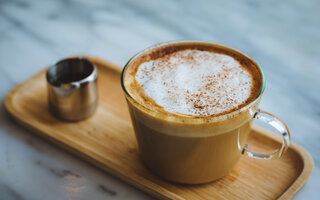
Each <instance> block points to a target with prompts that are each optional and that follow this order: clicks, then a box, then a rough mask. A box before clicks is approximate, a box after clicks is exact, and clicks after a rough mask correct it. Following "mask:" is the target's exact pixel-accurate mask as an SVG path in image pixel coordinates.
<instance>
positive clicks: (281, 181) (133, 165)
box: [5, 57, 313, 199]
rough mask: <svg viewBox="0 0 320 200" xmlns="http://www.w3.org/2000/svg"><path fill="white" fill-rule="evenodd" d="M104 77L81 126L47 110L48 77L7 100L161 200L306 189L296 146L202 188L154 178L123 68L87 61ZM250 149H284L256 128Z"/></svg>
mask: <svg viewBox="0 0 320 200" xmlns="http://www.w3.org/2000/svg"><path fill="white" fill-rule="evenodd" d="M88 58H89V59H90V60H91V61H92V62H93V63H94V64H95V65H96V66H97V67H98V71H99V77H98V88H99V95H100V96H99V108H98V110H97V112H96V113H95V115H94V116H93V117H91V118H89V119H87V120H85V121H81V122H76V123H67V122H62V121H59V120H57V119H56V118H54V117H53V116H51V115H50V113H49V112H48V108H47V90H46V80H45V71H46V70H43V71H41V72H40V73H38V74H37V75H35V76H34V77H32V78H31V79H29V80H27V81H25V82H24V83H22V84H20V85H18V86H17V87H16V88H14V89H13V90H12V91H11V92H9V94H8V95H7V96H6V99H5V106H6V108H7V110H8V111H9V113H10V114H11V115H12V116H13V117H14V119H16V120H17V121H18V122H19V123H21V124H22V125H24V126H25V127H27V128H28V129H31V130H33V131H34V132H35V133H37V134H38V135H39V136H41V137H43V138H45V139H48V140H50V141H52V142H54V143H55V144H58V145H59V146H61V147H62V148H64V149H66V150H68V151H70V152H72V153H74V154H75V155H77V156H80V157H81V158H83V159H85V160H86V161H88V162H90V163H92V164H94V165H96V166H97V167H99V168H101V169H103V170H105V171H107V172H108V173H110V174H113V175H114V176H116V177H118V178H120V179H122V180H124V181H125V182H127V183H129V184H132V185H133V186H135V187H137V188H139V189H141V190H143V191H145V192H147V193H149V194H151V195H153V196H154V197H157V198H159V199H277V198H281V199H288V198H291V197H293V196H294V194H295V193H296V192H297V191H298V190H299V189H300V188H301V187H302V185H303V184H304V183H305V182H306V180H307V179H308V177H309V176H310V173H311V171H312V168H313V161H312V158H311V157H310V155H309V154H308V153H307V152H306V151H305V150H304V149H303V148H301V147H300V146H298V145H296V144H294V143H293V144H292V145H291V146H290V148H289V149H288V151H287V152H286V153H285V154H284V156H283V157H282V158H281V159H278V160H271V161H267V160H256V159H252V158H249V157H246V156H243V157H242V158H241V160H240V162H239V163H238V164H237V165H236V167H235V168H234V170H233V171H232V172H231V173H230V174H229V175H228V176H227V177H225V178H223V179H220V180H218V181H215V182H212V183H209V184H203V185H181V184H173V183H169V182H166V181H164V180H162V179H160V178H158V177H156V176H153V175H152V174H151V173H150V172H149V171H148V170H147V169H146V168H144V166H143V165H142V164H141V162H140V160H139V157H138V152H137V143H136V140H135V136H134V133H133V130H132V127H131V121H130V118H129V114H128V112H127V105H126V102H125V98H124V94H123V92H122V90H121V86H120V71H121V68H120V67H118V66H115V65H113V64H111V63H109V62H106V61H103V60H100V59H97V58H93V57H88ZM250 135H251V136H250V138H249V144H251V146H250V147H251V148H252V147H257V148H258V147H261V148H262V149H269V150H270V151H271V150H273V149H275V148H278V147H279V146H280V143H281V140H280V138H279V137H278V136H277V135H275V134H272V135H270V134H268V135H267V132H266V131H265V130H263V129H261V128H258V127H255V128H254V129H253V130H252V133H251V134H250Z"/></svg>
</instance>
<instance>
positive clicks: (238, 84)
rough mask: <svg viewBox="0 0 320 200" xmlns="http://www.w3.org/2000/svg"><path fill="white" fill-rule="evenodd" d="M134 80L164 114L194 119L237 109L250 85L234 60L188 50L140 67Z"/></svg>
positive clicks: (248, 94)
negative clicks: (163, 110)
mask: <svg viewBox="0 0 320 200" xmlns="http://www.w3.org/2000/svg"><path fill="white" fill-rule="evenodd" d="M135 79H136V81H137V82H138V83H139V85H140V86H141V87H142V88H143V90H144V93H145V95H146V96H148V97H150V98H152V99H153V100H154V101H155V102H156V103H157V104H158V105H160V106H162V107H163V108H164V109H165V110H166V111H168V112H171V113H177V114H179V113H180V114H187V115H196V116H197V115H198V116H208V115H216V114H219V113H223V112H226V111H229V110H232V109H234V108H236V107H238V106H239V105H240V104H243V103H245V101H246V100H247V99H248V98H249V97H250V93H251V87H252V85H253V80H252V78H251V75H250V73H249V72H248V71H246V70H245V69H244V68H242V67H241V66H240V64H239V63H238V62H237V61H236V60H235V59H234V58H233V57H230V56H228V55H224V54H218V53H213V52H208V51H200V50H191V49H188V50H182V51H178V52H175V53H172V54H169V55H166V56H164V57H161V58H158V59H156V60H151V61H149V62H145V63H142V64H141V65H140V66H139V68H138V70H137V73H136V76H135Z"/></svg>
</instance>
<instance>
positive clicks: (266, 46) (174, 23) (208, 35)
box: [0, 0, 320, 200]
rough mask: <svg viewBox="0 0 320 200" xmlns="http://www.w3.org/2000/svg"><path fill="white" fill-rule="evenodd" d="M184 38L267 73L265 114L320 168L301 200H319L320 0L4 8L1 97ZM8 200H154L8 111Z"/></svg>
mask: <svg viewBox="0 0 320 200" xmlns="http://www.w3.org/2000/svg"><path fill="white" fill-rule="evenodd" d="M181 39H194V40H204V41H208V42H212V43H218V44H222V45H226V46H230V47H233V48H236V49H238V50H240V51H242V52H244V53H246V54H247V55H249V56H251V57H252V58H253V59H254V60H255V61H256V62H257V63H258V64H259V65H260V66H261V67H262V69H263V71H264V73H265V76H266V79H267V88H266V91H265V93H264V97H263V98H262V101H261V108H262V109H264V110H267V111H269V112H271V113H273V114H275V115H277V116H279V117H280V118H282V119H283V120H284V121H285V122H286V123H287V125H288V126H289V128H290V130H291V133H292V140H293V142H295V143H297V144H299V145H301V146H302V147H303V148H305V149H306V150H307V151H308V152H309V153H310V154H311V156H312V157H313V159H314V162H315V167H314V171H313V173H312V175H311V177H310V179H309V181H308V182H307V183H306V185H305V186H304V188H302V190H301V191H300V192H298V194H297V195H296V197H295V199H317V198H318V194H319V191H320V168H319V167H320V145H319V141H320V67H319V64H320V56H319V55H320V1H319V0H309V1H301V0H290V1H289V0H283V1H276V0H268V1H262V0H243V1H235V0H234V1H232V0H226V1H210V0H198V1H177V0H176V1H171V0H163V1H155V0H150V1H146V0H135V1H134V0H118V1H111V0H108V1H107V0H91V1H87V0H78V1H76V0H56V1H53V0H52V1H49V0H0V98H1V100H2V101H3V99H4V97H5V95H6V94H7V93H8V92H9V91H10V90H11V89H13V88H14V87H15V86H16V85H17V84H19V83H21V82H23V81H24V80H26V79H27V78H29V77H31V76H32V75H34V74H35V73H37V72H39V71H40V70H42V69H44V68H45V67H46V66H49V65H51V64H54V63H56V62H57V61H58V60H60V59H62V58H65V57H68V56H70V55H75V54H88V55H93V56H97V57H100V58H102V59H105V60H108V61H111V62H113V63H115V64H118V65H119V66H123V65H124V64H125V63H126V62H127V61H128V60H129V59H130V57H131V56H133V55H134V54H135V53H137V52H138V51H140V50H142V49H144V48H146V47H148V46H150V45H152V44H155V43H159V42H165V41H171V40H181ZM39 163H40V164H39ZM69 172H71V173H69ZM79 177H80V178H79ZM0 199H1V200H2V199H4V200H22V199H27V200H29V199H30V200H31V199H32V200H38V199H39V200H40V199H48V200H51V199H61V200H67V199H80V200H82V199H97V200H99V199H152V198H151V197H149V196H148V195H146V194H145V193H143V192H140V191H138V190H136V189H134V188H133V187H131V186H129V185H127V184H125V183H123V182H121V181H118V180H117V179H115V178H113V177H111V176H109V175H108V174H106V173H104V172H102V171H100V170H98V169H97V168H95V167H92V166H90V165H89V164H87V163H85V162H84V161H82V160H80V159H78V158H76V157H73V156H72V155H70V154H69V153H66V152H64V151H62V150H60V149H59V148H57V147H56V146H54V145H51V144H49V143H47V142H46V141H44V140H41V139H38V138H37V137H36V136H35V135H33V134H30V132H29V131H27V130H25V129H24V128H22V127H20V126H18V125H16V123H14V122H13V121H12V120H10V118H9V117H8V114H7V113H6V111H5V109H4V106H3V105H1V107H0Z"/></svg>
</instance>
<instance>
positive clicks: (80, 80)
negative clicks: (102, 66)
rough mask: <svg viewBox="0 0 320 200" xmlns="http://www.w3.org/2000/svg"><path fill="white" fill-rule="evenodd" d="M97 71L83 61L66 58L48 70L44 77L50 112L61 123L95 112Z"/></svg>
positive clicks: (85, 116) (82, 117)
mask: <svg viewBox="0 0 320 200" xmlns="http://www.w3.org/2000/svg"><path fill="white" fill-rule="evenodd" d="M97 75H98V72H97V69H96V67H95V66H94V65H93V64H92V63H91V62H90V61H89V60H87V59H86V58H82V57H76V58H67V59H64V60H61V61H59V62H57V63H56V64H55V65H52V66H51V67H49V69H48V71H47V74H46V78H47V85H48V104H49V110H50V112H51V113H52V114H53V115H54V116H56V117H58V118H59V119H62V120H65V121H79V120H83V119H86V118H88V117H89V116H91V115H92V114H93V113H94V112H95V111H96V109H97V105H98V94H97Z"/></svg>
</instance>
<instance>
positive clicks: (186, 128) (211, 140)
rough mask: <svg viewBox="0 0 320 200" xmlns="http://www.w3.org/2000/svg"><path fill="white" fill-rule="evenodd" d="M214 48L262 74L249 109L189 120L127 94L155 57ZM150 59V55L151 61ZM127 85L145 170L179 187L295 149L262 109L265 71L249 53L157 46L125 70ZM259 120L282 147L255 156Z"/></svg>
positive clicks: (283, 128)
mask: <svg viewBox="0 0 320 200" xmlns="http://www.w3.org/2000/svg"><path fill="white" fill-rule="evenodd" d="M188 45H189V46H190V47H192V46H194V45H196V46H197V47H199V46H200V47H201V46H203V47H206V48H213V49H216V50H219V49H220V50H223V51H227V52H229V53H230V54H235V55H238V56H241V58H242V59H246V61H247V62H249V63H251V64H252V65H254V66H255V67H256V69H258V71H259V72H260V77H261V79H262V80H261V82H262V86H261V89H260V92H259V94H258V96H257V97H256V98H255V99H254V100H253V101H251V102H250V103H248V104H247V105H246V106H244V107H242V108H240V109H238V110H235V111H233V112H231V113H227V114H225V115H219V116H215V117H212V116H208V117H201V118H187V117H183V116H176V115H170V114H166V113H161V112H157V111H154V110H151V109H148V108H146V107H145V106H143V105H141V104H139V103H138V102H137V101H136V100H135V99H134V98H133V97H132V96H131V95H130V93H129V91H128V90H127V89H128V88H127V85H126V80H128V79H130V78H132V76H133V74H132V73H129V72H128V69H130V68H131V67H136V66H137V65H139V64H141V63H142V62H141V61H139V60H141V58H147V57H148V55H151V54H152V52H156V51H159V52H161V51H165V50H166V49H170V48H171V49H172V48H173V49H174V48H181V47H182V46H188ZM149 57H150V56H149ZM121 85H122V88H123V91H124V93H125V97H126V100H127V104H128V108H129V112H130V116H131V120H132V124H133V127H134V131H135V135H136V139H137V142H138V146H139V153H140V157H141V159H142V161H143V163H144V164H145V166H146V167H147V168H148V169H149V170H151V171H152V172H153V173H155V174H157V175H158V176H160V177H162V178H164V179H166V180H169V181H173V182H178V183H186V184H200V183H206V182H211V181H213V180H216V179H219V178H221V177H224V176H225V175H227V174H228V173H229V172H230V171H231V169H232V168H233V167H234V165H235V164H236V163H237V161H238V160H239V158H240V156H241V155H247V156H249V157H252V158H258V159H277V158H279V157H280V156H281V155H282V154H283V153H284V152H285V150H286V149H287V148H288V146H289V145H290V132H289V130H288V128H287V126H286V124H285V123H283V122H282V121H281V120H280V119H279V118H278V117H276V116H274V115H272V114H270V113H267V112H264V111H261V110H259V108H258V105H259V102H260V99H261V96H262V94H263V92H264V89H265V79H264V76H263V72H262V70H261V68H260V67H259V66H258V65H257V64H256V63H255V62H254V61H253V60H252V59H251V58H250V57H248V56H246V55H244V54H243V53H241V52H239V51H236V50H234V49H230V48H227V47H224V46H220V45H216V44H211V43H206V42H198V41H179V42H169V43H163V44H157V45H154V46H152V47H149V48H147V49H145V50H143V51H141V52H140V53H138V54H136V55H135V56H134V57H133V58H131V59H130V60H129V62H128V63H127V64H126V66H125V67H124V69H123V71H122V75H121ZM253 119H257V120H260V121H262V122H264V123H267V124H269V125H270V126H272V127H274V128H275V129H276V130H277V131H279V133H280V134H281V135H282V146H281V147H280V148H279V149H278V150H277V151H276V152H274V153H272V154H269V155H267V154H265V155H264V154H258V153H254V152H251V151H249V150H248V149H247V148H248V145H247V144H246V140H247V138H248V135H249V132H250V128H251V123H252V120H253Z"/></svg>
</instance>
